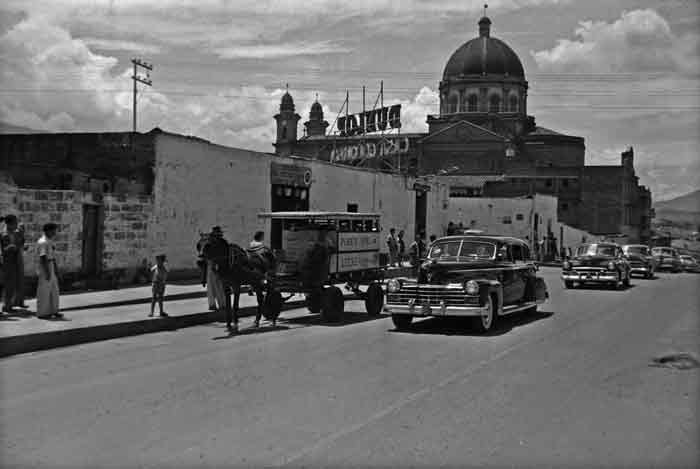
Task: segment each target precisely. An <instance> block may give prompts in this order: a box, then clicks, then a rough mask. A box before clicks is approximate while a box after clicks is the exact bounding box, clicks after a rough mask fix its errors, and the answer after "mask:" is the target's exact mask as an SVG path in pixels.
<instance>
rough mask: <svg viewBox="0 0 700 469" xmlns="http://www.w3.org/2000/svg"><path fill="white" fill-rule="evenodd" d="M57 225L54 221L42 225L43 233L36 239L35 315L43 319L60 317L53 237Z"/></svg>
mask: <svg viewBox="0 0 700 469" xmlns="http://www.w3.org/2000/svg"><path fill="white" fill-rule="evenodd" d="M57 230H58V226H57V225H56V224H55V223H47V224H45V225H44V235H43V236H42V237H41V238H39V241H37V243H36V246H37V275H38V277H39V282H38V285H37V288H36V315H37V317H40V318H43V319H49V318H62V317H63V315H62V314H61V313H59V312H58V295H59V294H58V268H57V267H56V247H55V246H54V244H53V238H54V237H55V236H56V231H57Z"/></svg>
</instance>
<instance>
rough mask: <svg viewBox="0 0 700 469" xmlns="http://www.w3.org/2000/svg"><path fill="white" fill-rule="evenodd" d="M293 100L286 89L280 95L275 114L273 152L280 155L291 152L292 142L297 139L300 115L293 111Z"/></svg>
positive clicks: (286, 154)
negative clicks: (278, 108)
mask: <svg viewBox="0 0 700 469" xmlns="http://www.w3.org/2000/svg"><path fill="white" fill-rule="evenodd" d="M294 109H295V108H294V100H293V99H292V95H290V94H289V85H287V91H286V92H285V93H284V95H282V100H281V102H280V112H279V113H278V114H276V115H275V121H276V122H277V140H276V141H275V144H274V145H275V153H276V154H278V155H280V156H288V155H291V154H292V153H293V149H294V143H295V142H296V141H297V125H298V123H299V119H301V116H300V115H299V114H297V113H296V112H294Z"/></svg>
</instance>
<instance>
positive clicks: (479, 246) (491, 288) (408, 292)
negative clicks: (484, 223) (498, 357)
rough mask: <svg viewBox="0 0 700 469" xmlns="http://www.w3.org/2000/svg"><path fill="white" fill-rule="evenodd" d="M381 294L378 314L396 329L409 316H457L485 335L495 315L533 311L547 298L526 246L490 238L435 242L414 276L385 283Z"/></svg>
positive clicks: (405, 323)
mask: <svg viewBox="0 0 700 469" xmlns="http://www.w3.org/2000/svg"><path fill="white" fill-rule="evenodd" d="M386 290H387V297H386V305H385V306H384V310H385V311H386V312H388V313H391V319H392V320H393V321H394V325H395V326H396V328H397V329H399V330H401V329H405V328H407V327H408V326H409V325H410V324H411V321H413V318H414V317H415V316H417V317H426V316H438V317H444V316H463V317H469V318H472V319H473V321H474V323H475V325H476V326H477V328H478V329H479V330H480V331H481V332H489V331H491V330H492V329H494V328H495V327H496V324H497V322H498V320H499V318H500V317H501V316H504V315H506V314H511V313H515V312H517V311H528V312H536V311H537V305H538V304H541V303H543V302H544V301H545V300H546V299H547V298H548V296H549V295H548V293H547V285H546V284H545V283H544V280H543V279H542V278H541V277H539V276H537V266H536V265H535V263H534V262H533V261H532V259H531V256H530V248H529V247H528V245H527V243H525V242H524V241H522V240H520V239H516V238H510V237H504V236H490V235H479V236H467V235H456V236H446V237H444V238H440V239H438V240H436V241H435V242H434V243H433V244H432V246H431V247H430V251H429V252H428V258H427V259H426V260H425V262H423V263H422V264H421V266H420V269H419V271H418V278H417V279H412V278H402V279H396V278H394V279H391V280H389V281H388V282H387V287H386Z"/></svg>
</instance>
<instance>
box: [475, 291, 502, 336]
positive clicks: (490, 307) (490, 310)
mask: <svg viewBox="0 0 700 469" xmlns="http://www.w3.org/2000/svg"><path fill="white" fill-rule="evenodd" d="M484 306H485V308H484V311H483V312H482V313H481V315H480V316H478V317H475V318H474V324H475V326H476V328H477V330H478V331H479V332H481V333H482V334H484V333H487V332H490V331H492V330H493V329H494V328H495V327H496V320H497V319H496V318H497V317H498V315H497V312H496V304H495V302H494V301H493V297H492V296H491V295H489V296H488V298H487V300H486V304H485V305H484Z"/></svg>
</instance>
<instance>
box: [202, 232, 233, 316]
mask: <svg viewBox="0 0 700 469" xmlns="http://www.w3.org/2000/svg"><path fill="white" fill-rule="evenodd" d="M202 256H203V257H204V260H206V262H207V296H209V297H210V298H213V299H214V301H215V303H216V307H217V310H219V311H221V310H224V309H226V307H227V303H228V302H227V295H226V289H225V288H224V282H223V279H222V278H221V275H220V271H222V270H223V269H224V268H225V266H226V264H227V263H228V241H226V240H225V239H224V232H223V230H222V229H221V227H220V226H215V227H214V228H212V229H211V233H210V234H209V239H207V241H206V243H205V244H204V248H203V249H202ZM210 306H212V305H210Z"/></svg>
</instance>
